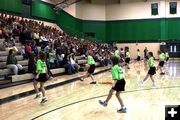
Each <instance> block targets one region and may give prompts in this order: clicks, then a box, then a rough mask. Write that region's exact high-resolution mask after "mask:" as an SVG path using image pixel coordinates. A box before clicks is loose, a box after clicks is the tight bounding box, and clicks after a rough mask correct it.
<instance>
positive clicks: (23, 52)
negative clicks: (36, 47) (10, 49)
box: [21, 46, 28, 60]
mask: <svg viewBox="0 0 180 120" xmlns="http://www.w3.org/2000/svg"><path fill="white" fill-rule="evenodd" d="M21 56H23V60H25V59H28V56H27V54H26V52H25V47H24V46H22V47H21Z"/></svg>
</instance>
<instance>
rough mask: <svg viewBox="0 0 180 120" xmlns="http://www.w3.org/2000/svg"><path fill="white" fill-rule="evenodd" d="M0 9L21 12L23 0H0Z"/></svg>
mask: <svg viewBox="0 0 180 120" xmlns="http://www.w3.org/2000/svg"><path fill="white" fill-rule="evenodd" d="M0 9H1V10H5V11H9V12H15V13H21V12H22V2H21V0H0Z"/></svg>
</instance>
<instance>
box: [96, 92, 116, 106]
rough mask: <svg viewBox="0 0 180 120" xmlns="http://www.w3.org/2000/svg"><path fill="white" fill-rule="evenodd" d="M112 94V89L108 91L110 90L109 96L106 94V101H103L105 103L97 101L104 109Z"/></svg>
mask: <svg viewBox="0 0 180 120" xmlns="http://www.w3.org/2000/svg"><path fill="white" fill-rule="evenodd" d="M113 92H114V90H113V89H110V90H109V94H108V96H107V98H106V100H105V101H101V100H99V103H100V104H101V105H103V106H104V107H106V106H107V104H108V102H109V100H110V99H111V97H112V95H113Z"/></svg>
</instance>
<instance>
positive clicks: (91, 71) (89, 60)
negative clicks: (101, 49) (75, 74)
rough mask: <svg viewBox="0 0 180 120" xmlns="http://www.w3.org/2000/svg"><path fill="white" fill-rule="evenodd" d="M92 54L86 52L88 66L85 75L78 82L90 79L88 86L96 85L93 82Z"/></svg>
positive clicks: (93, 63) (93, 66)
mask: <svg viewBox="0 0 180 120" xmlns="http://www.w3.org/2000/svg"><path fill="white" fill-rule="evenodd" d="M92 55H93V53H92V51H88V57H87V63H88V65H89V66H90V67H89V69H88V71H87V73H86V75H84V76H83V77H82V78H81V79H80V80H81V81H83V80H84V79H85V78H87V77H89V76H90V77H91V79H92V82H91V83H90V84H96V81H95V80H94V77H93V73H94V71H95V69H96V66H95V61H94V58H93V57H92Z"/></svg>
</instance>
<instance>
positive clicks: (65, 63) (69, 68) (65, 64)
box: [62, 54, 74, 75]
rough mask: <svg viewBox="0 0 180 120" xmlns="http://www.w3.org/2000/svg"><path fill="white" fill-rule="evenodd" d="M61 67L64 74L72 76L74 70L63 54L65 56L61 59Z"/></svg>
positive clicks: (66, 56)
mask: <svg viewBox="0 0 180 120" xmlns="http://www.w3.org/2000/svg"><path fill="white" fill-rule="evenodd" d="M62 65H63V67H64V68H65V73H66V74H69V75H71V74H73V69H74V68H73V66H72V65H71V63H70V61H69V59H68V55H67V54H65V56H64V58H63V61H62Z"/></svg>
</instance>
